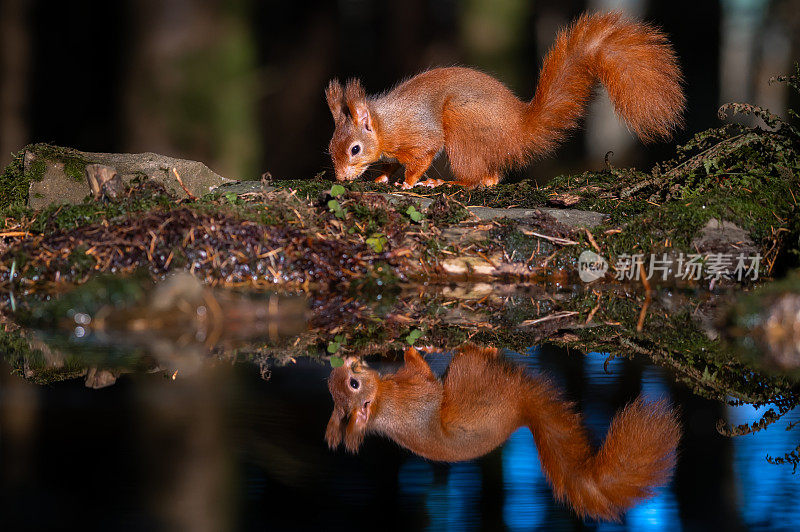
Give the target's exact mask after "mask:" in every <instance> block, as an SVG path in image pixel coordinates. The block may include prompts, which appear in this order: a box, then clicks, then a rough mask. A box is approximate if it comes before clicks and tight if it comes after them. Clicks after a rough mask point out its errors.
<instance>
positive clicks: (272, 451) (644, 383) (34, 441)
mask: <svg viewBox="0 0 800 532" xmlns="http://www.w3.org/2000/svg"><path fill="white" fill-rule="evenodd" d="M495 347H502V346H495ZM505 355H506V356H508V357H509V358H511V359H512V360H514V361H516V362H517V363H519V364H523V365H525V366H526V367H527V368H528V369H529V370H530V371H541V372H545V373H547V374H548V375H550V376H551V377H552V379H553V381H554V382H555V383H556V384H557V385H558V386H559V387H560V388H561V389H562V391H563V393H564V395H565V396H566V397H567V398H569V399H571V400H573V401H576V403H577V409H578V410H579V411H581V412H582V413H583V416H584V419H585V423H586V424H587V426H588V428H589V430H590V432H591V433H592V435H593V436H594V438H595V439H596V440H597V441H602V438H603V437H604V435H605V432H606V430H607V429H608V425H609V422H610V419H611V417H612V415H613V414H614V412H615V411H616V410H618V409H619V408H620V407H621V406H623V405H624V404H626V403H627V402H629V401H630V400H632V399H633V398H635V397H636V396H637V395H639V394H640V393H642V394H644V395H645V396H646V397H647V398H662V397H666V398H669V400H670V401H671V402H672V403H673V404H675V405H676V406H678V407H679V408H680V410H681V415H680V421H681V424H682V426H683V429H684V436H683V439H682V442H681V445H680V448H679V458H678V465H677V469H676V472H675V476H674V478H673V480H672V481H671V482H670V484H669V485H667V486H665V487H663V488H660V489H658V490H657V492H656V494H655V496H654V497H653V498H652V499H650V500H647V501H644V502H642V503H640V504H639V505H637V506H636V507H634V508H633V509H631V510H630V511H629V512H627V513H626V514H625V516H624V518H623V521H622V522H621V523H599V522H596V521H591V520H587V521H582V520H580V519H579V518H577V517H576V516H575V515H574V513H573V512H572V511H571V510H570V509H569V508H568V507H566V506H564V505H563V504H560V503H558V502H556V501H555V500H554V499H553V496H552V493H551V490H550V487H549V485H548V483H547V481H546V480H545V478H544V476H543V474H542V471H541V469H540V466H539V462H538V458H537V452H536V448H535V446H534V444H533V439H532V437H531V434H530V432H529V431H528V429H520V430H518V431H516V432H515V433H514V434H513V435H512V437H511V438H510V439H509V440H508V441H507V442H506V444H505V445H503V446H502V447H500V448H498V449H496V450H495V451H493V452H491V453H490V454H488V455H486V456H484V457H482V458H480V459H477V460H472V461H468V462H462V463H456V464H442V463H434V462H428V461H426V460H424V459H421V458H419V457H417V456H415V455H413V454H411V453H410V452H408V451H406V450H403V449H401V448H400V447H398V446H397V445H396V444H394V443H393V442H391V441H389V440H386V439H383V438H380V437H375V436H372V437H369V436H368V437H367V439H366V441H365V444H364V445H363V447H362V448H361V451H360V453H359V454H358V455H350V454H347V453H346V452H345V451H344V450H343V449H340V450H338V451H330V450H329V449H328V448H327V446H326V444H325V442H324V439H323V436H324V432H325V426H326V423H327V419H328V417H329V415H330V412H331V407H332V401H331V398H330V395H329V394H328V390H327V386H326V378H327V375H328V373H329V371H330V368H329V367H328V366H327V365H323V363H321V362H319V361H314V360H310V359H306V358H300V359H297V360H296V363H289V364H288V365H285V366H273V367H271V368H270V371H269V372H268V373H267V374H268V376H269V379H268V380H265V379H262V377H261V376H260V373H261V372H260V371H259V370H258V369H257V368H256V367H255V366H254V365H252V364H247V363H237V364H233V363H230V362H227V361H219V360H217V361H214V362H213V363H211V364H208V365H206V366H205V367H204V368H203V369H202V370H201V371H200V372H198V373H197V374H196V375H194V376H191V377H189V376H187V377H180V376H179V377H178V378H176V379H175V380H173V379H172V378H171V376H170V374H169V373H166V374H165V373H164V372H156V373H134V374H124V375H122V376H120V377H119V378H118V380H117V382H116V383H115V384H114V385H112V386H109V387H106V388H103V389H98V390H94V389H89V388H87V387H85V386H84V383H83V380H82V379H73V380H68V381H65V382H59V383H54V384H49V385H44V386H39V385H35V384H32V383H29V382H26V381H24V380H22V379H21V378H20V377H17V376H12V375H10V373H9V370H8V368H7V367H4V368H3V369H2V380H0V384H1V385H2V388H1V389H0V413H1V417H0V459H1V461H0V466H1V467H2V473H1V480H2V491H0V494H1V495H2V503H0V528H2V529H3V530H22V529H73V528H76V529H87V530H173V529H174V530H264V529H276V530H281V529H283V530H288V529H295V530H296V529H310V530H333V529H337V530H338V529H349V530H352V529H358V530H362V529H369V530H372V529H397V530H416V529H433V530H464V529H491V530H503V529H507V530H534V529H542V530H554V529H566V530H570V529H581V528H590V529H602V530H617V529H631V530H673V531H674V530H681V529H685V530H744V529H752V530H759V529H763V530H767V529H768V530H793V529H796V528H797V526H798V523H799V522H800V505H798V504H797V501H798V497H797V495H798V490H799V489H800V477H798V476H797V475H794V474H793V472H792V468H791V466H776V465H772V464H770V463H768V462H767V460H766V456H767V455H782V454H783V453H785V452H787V451H790V450H791V449H793V448H794V447H795V445H796V441H795V435H794V433H793V432H788V431H786V430H783V429H784V428H785V427H786V425H787V423H789V422H791V421H793V420H797V417H798V416H797V415H794V413H792V414H789V416H787V417H786V418H784V419H783V420H782V421H781V422H779V423H778V424H777V425H775V426H772V427H770V428H768V429H767V430H764V431H761V432H758V433H756V434H753V435H748V436H741V437H736V438H727V437H723V436H721V435H720V434H719V433H718V432H717V431H716V429H715V426H716V423H717V421H718V420H719V419H724V420H727V421H729V422H731V423H733V424H740V423H747V422H752V421H755V420H757V419H758V418H759V417H760V415H759V414H760V412H759V411H757V410H755V409H754V408H753V407H751V406H739V407H732V406H728V405H723V404H719V403H715V402H712V401H708V400H705V399H701V398H698V397H697V396H695V395H693V394H692V392H691V391H689V390H687V389H686V388H685V387H683V386H682V385H678V384H675V383H674V381H673V378H672V377H671V376H670V375H669V374H668V373H665V372H664V371H663V370H661V369H659V368H657V367H655V366H652V365H650V364H649V363H646V362H644V361H641V360H638V359H637V360H628V359H613V360H612V361H610V362H609V363H608V365H607V372H606V370H604V362H605V361H606V355H604V354H599V353H590V354H588V355H587V356H583V354H582V353H578V352H575V351H572V352H568V351H567V350H564V349H559V348H554V347H550V346H547V345H545V346H544V347H541V348H533V349H531V350H530V351H529V352H528V353H524V354H515V353H510V352H508V353H505ZM426 359H427V360H428V361H429V363H430V364H431V367H432V368H433V369H434V371H437V372H441V371H443V369H444V368H445V367H446V366H447V364H448V362H449V356H448V355H441V354H438V355H427V356H426ZM398 360H400V359H398ZM373 366H376V367H378V368H379V369H381V370H385V371H390V370H394V369H396V368H397V367H398V366H399V362H397V363H392V362H375V363H373ZM762 410H763V409H762Z"/></svg>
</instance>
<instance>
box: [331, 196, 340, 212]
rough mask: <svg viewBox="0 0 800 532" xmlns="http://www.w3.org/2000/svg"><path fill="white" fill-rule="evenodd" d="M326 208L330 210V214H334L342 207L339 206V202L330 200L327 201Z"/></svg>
mask: <svg viewBox="0 0 800 532" xmlns="http://www.w3.org/2000/svg"><path fill="white" fill-rule="evenodd" d="M328 208H329V209H330V210H331V212H336V211H340V210H342V206H341V205H339V202H338V201H336V200H335V199H332V200H329V201H328Z"/></svg>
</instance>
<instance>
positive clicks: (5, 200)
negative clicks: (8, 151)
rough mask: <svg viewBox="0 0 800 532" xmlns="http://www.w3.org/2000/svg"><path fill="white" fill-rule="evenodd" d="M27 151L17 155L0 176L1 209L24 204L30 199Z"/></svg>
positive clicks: (21, 151)
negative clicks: (26, 166) (26, 172)
mask: <svg viewBox="0 0 800 532" xmlns="http://www.w3.org/2000/svg"><path fill="white" fill-rule="evenodd" d="M24 158H25V150H24V149H23V150H20V151H19V152H17V153H15V154H14V156H13V158H12V159H11V162H10V163H9V164H8V165H7V166H6V167H5V168H4V169H3V173H2V175H0V208H6V207H9V206H11V205H15V204H22V203H24V202H25V201H26V200H27V199H28V185H29V180H28V177H27V176H26V175H25V167H24Z"/></svg>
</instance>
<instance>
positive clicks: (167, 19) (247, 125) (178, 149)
mask: <svg viewBox="0 0 800 532" xmlns="http://www.w3.org/2000/svg"><path fill="white" fill-rule="evenodd" d="M248 8H249V3H248V2H246V1H244V0H241V1H236V2H222V1H213V2H203V1H200V0H176V1H171V2H160V1H157V0H133V1H132V2H131V5H130V19H131V20H132V21H133V22H132V25H133V28H132V31H131V34H132V35H131V39H130V43H131V47H132V50H131V57H130V59H129V65H130V66H129V71H128V76H127V83H126V86H125V90H126V94H125V96H124V101H125V126H124V130H125V134H126V142H125V145H126V149H127V150H129V151H134V152H136V151H154V152H158V153H163V154H168V155H172V156H177V157H181V158H186V159H193V160H198V161H206V162H207V163H208V164H209V166H210V167H212V168H213V169H214V170H216V171H218V172H219V173H221V174H223V175H226V176H229V177H237V178H246V177H255V176H257V175H258V162H257V161H258V150H259V146H260V142H259V139H258V132H257V127H256V119H255V106H256V96H255V88H256V87H255V85H256V81H257V80H256V79H255V76H254V72H255V63H256V53H255V41H254V38H253V35H252V29H251V27H250V25H249V18H250V16H251V13H250V12H249V10H248Z"/></svg>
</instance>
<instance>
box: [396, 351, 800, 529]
mask: <svg viewBox="0 0 800 532" xmlns="http://www.w3.org/2000/svg"><path fill="white" fill-rule="evenodd" d="M505 354H506V355H507V356H508V358H510V359H513V360H515V361H516V362H518V363H521V364H523V365H525V366H527V367H528V368H529V369H531V370H534V371H535V370H540V369H544V370H545V372H546V371H547V368H542V365H541V361H540V359H539V357H538V356H537V355H538V354H539V350H538V349H536V348H533V349H530V350H529V351H528V356H523V355H519V354H516V353H511V352H506V353H505ZM433 358H436V357H433ZM606 359H607V354H606V353H589V354H588V355H587V356H586V358H585V361H584V362H585V364H584V371H585V376H586V378H587V379H588V381H589V384H588V387H587V390H588V392H589V393H588V397H586V398H584V402H585V404H584V416H585V419H586V423H587V425H588V426H590V429H591V430H592V431H593V432H595V433H596V435H598V436H599V438H600V439H601V440H602V438H603V437H604V436H605V432H606V431H607V430H608V423H609V421H610V418H611V415H613V412H606V411H605V409H606V408H607V406H605V405H604V404H603V403H607V402H605V401H602V400H597V399H598V396H603V395H604V394H606V393H608V392H609V391H613V390H614V389H615V387H616V386H619V385H621V376H622V369H623V364H624V363H625V360H624V359H612V360H610V361H609V363H608V365H607V367H608V370H609V371H608V372H606V371H605V370H604V364H605V362H606ZM436 362H449V360H436V361H435V362H434V364H435V363H436ZM440 369H443V368H440ZM641 393H642V394H643V395H644V396H645V397H646V398H647V399H648V400H656V399H662V398H666V399H669V397H670V388H669V385H668V381H667V380H666V379H665V378H664V376H663V373H662V371H661V370H660V369H658V368H656V367H654V366H651V365H645V367H644V368H643V371H642V374H641ZM768 409H769V406H766V407H761V408H759V409H755V408H753V407H752V406H749V405H745V406H739V407H732V406H729V407H728V408H727V417H728V422H729V423H731V424H732V425H738V424H745V423H753V422H755V421H757V420H758V419H760V418H761V416H762V415H763V414H764V412H766V410H768ZM798 420H800V413H798V412H792V413H790V414H788V415H787V416H786V417H785V418H784V419H783V420H781V421H780V422H779V423H777V424H775V425H773V426H771V427H770V428H769V429H768V430H765V431H761V432H758V433H755V434H752V435H748V436H741V437H736V438H733V439H732V441H731V445H732V448H733V464H732V467H733V473H734V475H733V478H734V482H735V483H736V485H735V486H733V487H732V488H733V489H735V490H736V492H737V493H738V503H739V504H738V506H739V511H740V512H741V517H742V521H743V522H744V523H745V524H746V526H747V527H748V528H754V529H770V530H774V529H784V530H786V529H795V526H794V523H800V504H797V501H798V499H799V498H800V475H792V468H791V466H775V465H772V464H769V463H768V462H767V461H766V459H765V457H766V456H767V455H768V454H769V455H772V456H781V455H782V454H783V453H785V452H788V451H790V450H792V449H794V447H795V446H796V445H797V443H798V440H800V438H798V435H797V431H788V432H787V431H785V430H783V429H784V428H785V427H786V425H787V423H789V422H792V421H798ZM799 430H800V429H799ZM501 453H502V455H501V456H502V467H503V471H502V474H503V489H504V494H503V520H504V523H505V525H506V526H507V527H508V529H510V530H531V529H536V528H540V527H541V528H545V529H547V528H550V527H551V526H553V525H554V519H557V520H558V519H559V518H558V517H556V514H554V513H553V511H554V508H560V507H561V505H559V504H558V503H555V502H554V500H553V496H552V491H551V489H550V486H549V484H548V483H547V481H546V479H545V477H544V475H543V473H542V470H541V468H540V465H539V459H538V454H537V451H536V446H535V445H534V442H533V436H532V435H531V433H530V431H529V430H528V429H527V428H520V429H519V430H517V431H516V432H514V434H512V435H511V437H510V438H509V440H508V442H506V444H505V445H504V446H503V448H502V450H501ZM399 484H400V492H401V496H402V497H404V498H406V499H407V501H408V502H411V500H412V499H413V500H414V501H415V502H417V503H421V504H424V505H425V508H426V510H427V513H428V518H429V525H430V528H431V529H447V530H459V529H465V528H475V527H476V526H478V525H479V523H480V522H481V520H480V514H479V511H480V510H479V505H478V503H479V502H480V498H481V490H482V489H483V488H482V485H481V472H480V468H479V467H478V465H477V463H476V462H474V461H472V462H465V463H459V464H453V465H450V466H447V469H446V475H444V476H443V477H442V479H439V478H438V477H437V475H434V470H433V466H432V465H431V464H430V463H428V462H426V461H424V460H421V459H419V458H410V459H409V460H407V461H406V463H405V464H404V465H403V466H402V468H401V470H400V473H399ZM557 513H558V512H557ZM561 524H565V523H561ZM592 526H594V527H596V529H597V530H646V531H649V530H653V531H655V530H666V529H669V530H670V531H673V532H676V531H679V530H681V529H682V526H681V521H680V513H679V506H678V500H677V497H676V495H675V492H674V484H673V483H671V484H670V485H669V486H665V487H662V488H659V489H658V490H656V494H655V496H654V497H653V498H652V499H650V500H647V501H644V502H642V503H640V504H639V505H637V506H636V507H634V508H632V509H631V510H630V511H629V512H628V513H627V514H626V515H625V517H624V521H623V522H622V523H620V524H616V523H592Z"/></svg>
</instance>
